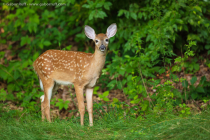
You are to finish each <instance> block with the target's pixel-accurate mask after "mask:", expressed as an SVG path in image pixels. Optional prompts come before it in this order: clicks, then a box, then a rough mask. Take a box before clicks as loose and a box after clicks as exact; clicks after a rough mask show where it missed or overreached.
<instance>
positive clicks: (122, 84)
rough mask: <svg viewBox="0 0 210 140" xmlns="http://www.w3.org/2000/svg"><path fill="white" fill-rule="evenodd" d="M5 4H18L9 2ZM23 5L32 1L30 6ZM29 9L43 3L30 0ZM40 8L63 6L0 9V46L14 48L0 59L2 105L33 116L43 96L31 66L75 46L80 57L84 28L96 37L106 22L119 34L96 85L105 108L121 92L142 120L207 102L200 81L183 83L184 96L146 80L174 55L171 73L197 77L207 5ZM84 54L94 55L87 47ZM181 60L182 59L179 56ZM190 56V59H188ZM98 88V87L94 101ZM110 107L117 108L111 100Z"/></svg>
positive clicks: (208, 47)
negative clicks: (116, 91)
mask: <svg viewBox="0 0 210 140" xmlns="http://www.w3.org/2000/svg"><path fill="white" fill-rule="evenodd" d="M6 2H7V1H6V0H4V3H6ZM10 2H11V3H15V1H13V0H11V1H10ZM26 3H28V4H29V3H32V2H31V1H30V0H28V1H26ZM33 3H40V1H39V0H34V1H33ZM45 3H64V4H65V5H62V6H59V5H55V6H40V5H39V6H22V7H21V6H8V5H3V6H2V8H1V10H0V12H1V15H2V19H1V22H0V28H3V29H4V32H2V33H1V34H0V37H1V40H0V43H1V44H5V45H8V44H11V42H12V45H9V49H10V50H11V52H12V54H11V55H16V56H17V57H18V58H19V59H18V60H7V59H4V58H5V57H4V56H5V52H0V59H2V58H3V60H4V61H3V64H0V80H2V81H3V82H5V83H6V84H7V91H8V93H7V95H5V92H4V91H3V90H1V94H2V97H1V98H0V99H1V100H2V101H5V100H12V101H15V102H16V103H17V104H19V105H21V106H23V107H26V108H27V107H29V108H32V109H33V110H36V108H35V106H34V105H35V101H36V99H37V98H39V97H40V96H41V95H42V94H43V92H40V88H38V87H37V86H36V85H38V78H37V75H36V74H35V73H34V71H33V67H32V64H33V62H34V60H35V59H36V58H37V57H38V56H39V55H40V54H41V53H43V52H44V51H45V50H48V49H62V50H70V49H71V47H72V46H73V45H72V43H71V42H72V41H73V42H77V46H78V50H79V51H84V50H85V49H84V46H87V45H84V42H85V39H86V37H85V35H84V32H83V27H84V25H90V26H91V27H93V28H94V29H96V33H100V32H106V29H107V27H108V25H110V24H111V23H117V26H118V31H117V34H116V36H115V37H113V38H111V39H110V46H109V53H108V55H107V61H106V66H105V69H104V70H103V73H102V75H101V77H100V79H99V81H100V84H101V87H102V88H106V92H104V93H103V94H102V95H99V97H100V96H101V97H100V98H102V99H103V100H105V101H108V98H107V96H108V94H109V92H108V91H109V90H111V89H120V90H123V92H124V93H125V94H126V96H127V97H128V99H129V100H130V103H132V104H133V105H134V107H133V108H131V110H130V112H132V114H135V113H140V114H141V113H142V114H143V112H150V109H154V110H155V111H156V112H161V113H162V112H164V111H165V110H164V108H167V106H169V110H171V108H172V105H173V104H177V105H179V104H181V103H180V101H181V100H182V99H184V100H186V99H202V98H204V97H208V96H209V92H208V91H210V90H209V87H210V86H209V82H207V81H206V79H205V78H202V80H201V82H200V84H199V85H198V86H197V87H195V86H194V85H193V84H194V83H195V81H196V78H195V77H193V79H192V80H191V83H190V84H189V83H188V82H187V81H186V80H183V81H181V82H182V85H183V88H184V89H183V94H184V95H182V94H181V93H180V92H179V91H178V90H176V89H174V87H173V86H172V85H171V83H165V84H164V85H161V86H157V85H158V84H159V83H160V80H151V79H155V78H156V75H157V74H163V73H165V72H166V70H167V69H166V66H171V65H172V64H173V62H174V61H173V58H174V57H175V56H176V59H175V65H174V66H173V67H172V72H180V71H182V67H184V68H185V72H189V73H195V72H197V71H198V70H199V64H198V59H197V56H199V55H200V54H201V53H202V52H207V54H208V55H209V54H210V39H209V34H210V21H209V19H208V17H209V15H210V10H209V7H210V2H209V1H200V0H189V1H187V0H178V1H174V0H167V1H159V0H151V1H136V0H132V1H130V0H125V1H123V2H119V1H110V0H95V1H90V0H80V1H75V0H66V1H56V0H51V1H49V0H48V1H45ZM72 36H73V37H74V40H72ZM88 44H89V43H88ZM185 44H188V45H185ZM88 47H90V46H88ZM89 52H93V49H91V47H90V48H89ZM179 54H184V57H180V55H179ZM177 55H178V56H177ZM189 57H194V58H193V59H191V60H188V58H189ZM207 65H208V66H209V64H207ZM171 75H172V74H171ZM110 79H111V80H110ZM150 86H153V87H154V89H156V90H157V93H158V94H157V96H156V94H153V95H152V97H151V98H152V99H153V100H154V101H153V103H152V102H151V101H150V102H149V101H147V100H144V98H148V97H149V98H150V96H151V95H150V94H149V93H148V91H147V89H148V87H150ZM98 88H99V87H95V89H94V94H97V90H98ZM5 96H6V97H5ZM174 102H175V103H174ZM112 103H113V105H116V106H117V105H119V102H118V101H117V100H116V99H115V100H113V102H112ZM66 104H67V103H66V102H64V101H61V100H60V101H59V104H57V106H59V108H60V109H62V108H66V107H67V105H66ZM119 106H120V105H119ZM119 106H118V107H119ZM136 108H137V109H136ZM169 110H168V111H169ZM116 135H117V134H116Z"/></svg>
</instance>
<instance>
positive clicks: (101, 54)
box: [33, 23, 117, 126]
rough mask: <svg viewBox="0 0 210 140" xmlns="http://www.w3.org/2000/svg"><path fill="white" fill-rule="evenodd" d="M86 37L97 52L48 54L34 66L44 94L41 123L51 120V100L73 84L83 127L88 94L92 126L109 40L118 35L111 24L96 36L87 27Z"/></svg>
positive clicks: (49, 52)
mask: <svg viewBox="0 0 210 140" xmlns="http://www.w3.org/2000/svg"><path fill="white" fill-rule="evenodd" d="M84 30H85V34H86V36H87V37H88V38H89V39H92V40H93V41H94V42H95V52H94V54H91V53H84V52H76V51H61V50H47V51H46V52H44V53H43V54H41V55H40V56H39V57H38V58H37V59H36V60H35V61H34V63H33V67H34V70H35V72H36V73H37V75H38V77H39V82H40V87H41V89H42V90H44V95H42V96H41V97H40V99H41V110H42V120H44V119H45V117H46V118H47V120H48V121H49V122H51V119H50V99H51V98H52V96H53V95H54V94H55V92H56V91H57V89H58V86H59V85H70V84H73V85H74V87H75V91H76V97H77V101H78V108H79V113H80V122H81V125H84V114H85V105H84V96H83V89H85V92H86V100H87V110H88V114H89V125H90V126H92V125H93V99H92V98H93V87H94V86H95V84H96V81H97V79H98V78H99V76H100V73H101V71H102V69H103V67H104V64H105V59H106V52H107V47H108V44H109V39H110V38H111V37H113V36H114V35H115V34H116V32H117V25H116V24H115V23H113V24H111V25H110V26H109V27H108V28H107V32H106V34H103V33H100V34H97V35H96V34H95V31H94V29H93V28H91V27H90V26H87V25H86V26H85V29H84Z"/></svg>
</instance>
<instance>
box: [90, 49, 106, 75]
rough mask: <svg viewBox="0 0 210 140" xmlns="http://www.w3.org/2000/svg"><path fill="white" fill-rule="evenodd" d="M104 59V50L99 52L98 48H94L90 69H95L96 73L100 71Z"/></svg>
mask: <svg viewBox="0 0 210 140" xmlns="http://www.w3.org/2000/svg"><path fill="white" fill-rule="evenodd" d="M105 61H106V52H104V53H103V52H101V51H99V50H95V53H94V54H93V59H92V64H93V65H92V70H93V71H95V72H96V73H97V74H99V73H101V70H102V69H103V67H104V64H105Z"/></svg>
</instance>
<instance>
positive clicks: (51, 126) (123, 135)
mask: <svg viewBox="0 0 210 140" xmlns="http://www.w3.org/2000/svg"><path fill="white" fill-rule="evenodd" d="M40 116H41V115H40V113H34V112H30V111H23V112H20V111H17V110H5V109H2V108H1V110H0V131H1V133H0V138H1V139H3V140H12V139H15V140H17V139H21V140H23V139H27V140H29V139H30V140H35V139H51V140H54V139H56V140H57V139H128V140H131V139H175V140H182V139H183V140H186V139H195V140H198V139H202V140H203V139H209V138H210V111H209V110H206V111H203V112H202V113H201V114H196V115H191V116H188V117H186V118H183V117H178V116H174V115H169V114H165V115H161V116H155V115H154V114H150V115H148V116H145V119H142V120H140V119H136V118H132V117H130V116H124V117H121V116H118V114H117V113H116V112H109V113H107V114H105V115H103V116H100V117H99V118H95V119H94V126H93V127H90V126H88V115H87V114H85V126H80V123H79V117H73V118H70V119H66V120H61V119H59V118H55V119H54V120H53V122H52V123H48V122H46V121H44V122H42V121H41V117H40Z"/></svg>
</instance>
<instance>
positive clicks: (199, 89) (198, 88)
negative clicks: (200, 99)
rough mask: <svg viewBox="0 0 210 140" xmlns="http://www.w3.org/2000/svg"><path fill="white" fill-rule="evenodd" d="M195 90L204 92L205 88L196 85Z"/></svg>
mask: <svg viewBox="0 0 210 140" xmlns="http://www.w3.org/2000/svg"><path fill="white" fill-rule="evenodd" d="M196 91H197V92H200V93H205V90H204V88H203V87H197V88H196Z"/></svg>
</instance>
